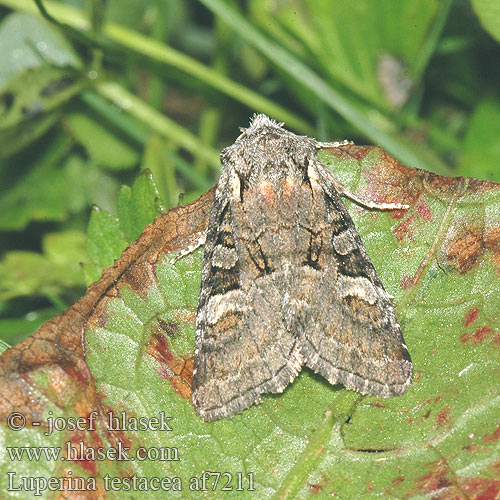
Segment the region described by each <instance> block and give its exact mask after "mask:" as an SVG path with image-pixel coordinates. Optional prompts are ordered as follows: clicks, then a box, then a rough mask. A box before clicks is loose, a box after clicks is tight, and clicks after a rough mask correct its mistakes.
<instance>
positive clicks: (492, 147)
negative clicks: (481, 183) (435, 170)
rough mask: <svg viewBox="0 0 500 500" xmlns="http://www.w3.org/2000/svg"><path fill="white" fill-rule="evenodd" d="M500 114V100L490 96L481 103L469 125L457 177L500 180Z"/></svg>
mask: <svg viewBox="0 0 500 500" xmlns="http://www.w3.org/2000/svg"><path fill="white" fill-rule="evenodd" d="M499 114H500V104H499V102H498V99H497V98H493V97H490V98H486V99H483V100H482V101H480V102H479V104H478V105H477V107H476V109H475V110H474V113H473V115H472V118H471V119H470V121H469V123H468V129H467V133H466V135H465V140H464V143H463V149H462V155H461V158H460V168H459V169H458V171H457V174H459V175H465V176H470V175H474V176H476V177H478V178H480V179H487V180H496V181H499V180H500V173H499V171H498V165H500V143H499V142H498V137H499V136H500V124H499V122H498V116H499Z"/></svg>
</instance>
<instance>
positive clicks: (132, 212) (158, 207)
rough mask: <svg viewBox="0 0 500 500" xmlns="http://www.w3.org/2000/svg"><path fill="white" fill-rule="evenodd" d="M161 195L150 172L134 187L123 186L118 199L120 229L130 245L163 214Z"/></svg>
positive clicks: (144, 173)
mask: <svg viewBox="0 0 500 500" xmlns="http://www.w3.org/2000/svg"><path fill="white" fill-rule="evenodd" d="M162 211H163V209H162V203H161V199H160V193H159V192H158V189H157V187H156V184H155V182H154V179H153V176H152V175H151V172H149V170H146V171H144V172H143V173H142V174H141V175H140V176H139V177H137V179H136V180H135V182H134V184H133V185H132V187H131V188H130V187H128V186H122V189H121V191H120V196H119V198H118V214H119V217H120V229H121V230H122V232H123V234H124V235H125V238H126V240H127V242H128V243H130V242H132V241H134V240H136V239H137V238H138V237H139V236H140V234H141V233H142V230H143V229H144V227H145V226H146V224H149V223H150V222H151V221H152V220H153V219H154V218H155V217H156V216H157V215H160V214H161V213H162Z"/></svg>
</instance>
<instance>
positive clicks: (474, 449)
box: [465, 444, 481, 453]
mask: <svg viewBox="0 0 500 500" xmlns="http://www.w3.org/2000/svg"><path fill="white" fill-rule="evenodd" d="M465 451H468V452H469V453H479V452H480V451H481V447H480V446H478V445H477V444H469V445H467V446H466V447H465Z"/></svg>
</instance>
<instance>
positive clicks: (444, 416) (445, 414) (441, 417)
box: [436, 406, 451, 427]
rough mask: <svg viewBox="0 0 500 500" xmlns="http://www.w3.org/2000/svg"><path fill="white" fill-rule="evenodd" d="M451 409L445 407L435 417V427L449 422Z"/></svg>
mask: <svg viewBox="0 0 500 500" xmlns="http://www.w3.org/2000/svg"><path fill="white" fill-rule="evenodd" d="M450 411H451V408H450V407H449V406H445V407H444V408H443V409H442V410H441V411H440V412H439V413H438V414H437V415H436V425H437V426H438V427H440V426H441V425H444V424H447V423H448V422H449V421H450V417H449V414H450Z"/></svg>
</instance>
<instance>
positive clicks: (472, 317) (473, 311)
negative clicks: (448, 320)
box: [464, 307, 479, 326]
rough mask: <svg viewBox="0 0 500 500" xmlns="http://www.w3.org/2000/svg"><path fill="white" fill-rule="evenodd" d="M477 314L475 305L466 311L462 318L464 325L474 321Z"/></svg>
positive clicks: (477, 309)
mask: <svg viewBox="0 0 500 500" xmlns="http://www.w3.org/2000/svg"><path fill="white" fill-rule="evenodd" d="M478 316H479V308H477V307H475V308H474V309H471V310H470V311H467V313H466V314H465V318H464V325H465V326H469V325H471V324H472V323H474V321H476V319H477V317H478Z"/></svg>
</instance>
